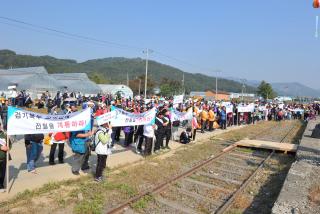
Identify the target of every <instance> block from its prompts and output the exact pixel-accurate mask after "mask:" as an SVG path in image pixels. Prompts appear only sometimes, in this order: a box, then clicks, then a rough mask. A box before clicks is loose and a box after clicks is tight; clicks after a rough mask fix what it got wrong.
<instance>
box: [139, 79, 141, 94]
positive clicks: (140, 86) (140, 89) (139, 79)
mask: <svg viewBox="0 0 320 214" xmlns="http://www.w3.org/2000/svg"><path fill="white" fill-rule="evenodd" d="M140 90H141V79H140V78H139V96H140V94H141V91H140Z"/></svg>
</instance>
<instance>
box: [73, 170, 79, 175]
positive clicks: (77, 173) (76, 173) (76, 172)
mask: <svg viewBox="0 0 320 214" xmlns="http://www.w3.org/2000/svg"><path fill="white" fill-rule="evenodd" d="M72 174H74V175H80V173H79V172H78V171H72Z"/></svg>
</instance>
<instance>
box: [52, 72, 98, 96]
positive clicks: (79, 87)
mask: <svg viewBox="0 0 320 214" xmlns="http://www.w3.org/2000/svg"><path fill="white" fill-rule="evenodd" d="M50 76H51V77H53V78H54V79H56V80H57V81H58V82H59V83H60V84H62V85H63V88H65V89H66V90H67V91H68V92H81V93H83V94H84V95H94V94H97V93H99V92H101V89H100V87H99V86H98V85H97V84H96V83H95V82H93V81H91V80H90V79H89V78H88V76H87V74H86V73H57V74H50Z"/></svg>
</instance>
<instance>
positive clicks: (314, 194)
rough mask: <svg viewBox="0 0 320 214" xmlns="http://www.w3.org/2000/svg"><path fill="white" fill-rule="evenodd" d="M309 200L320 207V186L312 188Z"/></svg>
mask: <svg viewBox="0 0 320 214" xmlns="http://www.w3.org/2000/svg"><path fill="white" fill-rule="evenodd" d="M309 200H310V201H311V203H313V204H315V205H318V206H320V185H314V186H312V187H311V188H310V190H309Z"/></svg>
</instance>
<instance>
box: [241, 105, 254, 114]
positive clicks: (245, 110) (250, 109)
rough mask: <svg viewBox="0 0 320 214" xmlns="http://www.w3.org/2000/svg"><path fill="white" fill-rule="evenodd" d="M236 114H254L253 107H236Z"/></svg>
mask: <svg viewBox="0 0 320 214" xmlns="http://www.w3.org/2000/svg"><path fill="white" fill-rule="evenodd" d="M238 112H239V113H241V112H254V105H247V106H238Z"/></svg>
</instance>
